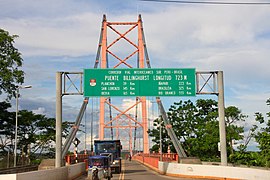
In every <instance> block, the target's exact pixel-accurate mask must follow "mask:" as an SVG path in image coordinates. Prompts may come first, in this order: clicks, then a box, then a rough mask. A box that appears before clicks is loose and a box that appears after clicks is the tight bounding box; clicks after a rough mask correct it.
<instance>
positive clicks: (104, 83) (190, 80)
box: [84, 68, 196, 97]
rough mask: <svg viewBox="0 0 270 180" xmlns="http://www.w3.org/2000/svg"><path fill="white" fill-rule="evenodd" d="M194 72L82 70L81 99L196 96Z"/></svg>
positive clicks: (172, 70)
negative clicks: (82, 93)
mask: <svg viewBox="0 0 270 180" xmlns="http://www.w3.org/2000/svg"><path fill="white" fill-rule="evenodd" d="M195 79H196V76H195V69H152V68H151V69H85V70H84V96H85V97H91V96H195V95H196V88H195V87H196V80H195Z"/></svg>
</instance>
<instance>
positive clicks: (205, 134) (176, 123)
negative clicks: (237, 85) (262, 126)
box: [149, 99, 245, 160]
mask: <svg viewBox="0 0 270 180" xmlns="http://www.w3.org/2000/svg"><path fill="white" fill-rule="evenodd" d="M167 115H168V119H169V121H170V123H171V124H172V127H173V129H174V131H175V134H176V136H177V138H178V139H179V140H180V141H181V142H182V144H183V147H184V149H185V151H186V153H187V154H188V156H196V157H199V158H201V159H202V160H217V159H218V158H220V153H219V151H218V142H219V123H218V107H217V102H216V101H214V100H211V99H208V100H205V99H199V100H197V101H196V103H195V104H194V103H193V102H192V101H190V100H188V101H180V102H178V103H174V105H172V106H171V107H170V108H169V112H167ZM225 116H226V120H227V123H226V125H227V126H226V129H227V131H229V133H227V143H228V144H230V143H229V142H231V141H232V140H239V139H241V138H242V136H241V135H239V134H241V133H242V132H243V127H240V126H237V125H236V124H234V123H235V122H237V121H240V120H244V118H245V116H244V115H243V114H242V113H241V111H240V110H239V109H238V108H237V107H233V106H230V107H228V108H226V109H225ZM160 122H162V119H161V118H158V119H156V120H154V127H156V128H154V129H152V130H151V131H149V135H150V136H152V137H153V142H154V143H155V144H154V146H153V147H152V150H153V151H158V149H159V143H160V142H159V141H160V140H159V132H160V131H159V124H160ZM161 126H162V131H161V132H162V144H163V152H167V148H168V145H170V147H171V150H172V151H174V152H175V150H174V148H173V146H171V145H172V143H171V141H170V139H169V137H168V135H167V132H166V129H165V128H164V124H163V123H161Z"/></svg>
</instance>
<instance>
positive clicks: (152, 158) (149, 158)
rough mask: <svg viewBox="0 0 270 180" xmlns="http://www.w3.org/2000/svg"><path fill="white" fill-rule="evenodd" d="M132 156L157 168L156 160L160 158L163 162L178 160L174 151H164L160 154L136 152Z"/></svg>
mask: <svg viewBox="0 0 270 180" xmlns="http://www.w3.org/2000/svg"><path fill="white" fill-rule="evenodd" d="M132 158H133V159H135V160H137V161H139V162H141V163H143V164H145V165H148V166H150V167H151V168H154V169H158V162H159V161H161V160H162V161H163V162H173V161H176V162H177V161H178V155H177V154H175V153H166V154H162V155H160V154H159V153H151V154H145V153H137V154H135V155H134V156H133V157H132Z"/></svg>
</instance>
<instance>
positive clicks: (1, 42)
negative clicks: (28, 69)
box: [0, 29, 24, 99]
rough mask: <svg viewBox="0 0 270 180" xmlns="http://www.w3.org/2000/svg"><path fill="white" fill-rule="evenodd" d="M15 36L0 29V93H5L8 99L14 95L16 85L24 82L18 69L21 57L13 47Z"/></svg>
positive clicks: (21, 60)
mask: <svg viewBox="0 0 270 180" xmlns="http://www.w3.org/2000/svg"><path fill="white" fill-rule="evenodd" d="M17 37H18V36H17V35H10V34H9V33H8V32H7V31H5V30H3V29H0V94H2V93H3V92H4V93H7V97H8V98H9V99H10V98H11V97H12V96H15V92H16V88H17V85H18V84H22V83H23V82H24V72H23V71H22V70H20V69H19V67H21V66H22V63H23V59H22V57H21V53H20V52H19V51H18V49H16V48H15V47H14V42H15V38H17Z"/></svg>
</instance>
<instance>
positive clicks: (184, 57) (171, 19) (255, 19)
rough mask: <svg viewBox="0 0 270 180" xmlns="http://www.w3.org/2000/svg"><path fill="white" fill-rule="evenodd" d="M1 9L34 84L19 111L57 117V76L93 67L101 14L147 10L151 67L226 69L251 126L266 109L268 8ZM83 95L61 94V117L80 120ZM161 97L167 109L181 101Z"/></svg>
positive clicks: (58, 5)
mask: <svg viewBox="0 0 270 180" xmlns="http://www.w3.org/2000/svg"><path fill="white" fill-rule="evenodd" d="M0 9H1V10H0V27H1V28H3V29H5V30H7V31H9V32H10V33H11V34H17V35H19V36H20V37H19V38H18V39H16V47H17V48H18V49H19V50H20V52H21V53H22V55H23V58H24V65H23V70H25V72H26V79H25V85H28V84H31V85H32V86H33V88H32V89H31V90H30V89H27V90H22V92H21V94H22V97H21V99H20V108H21V109H28V110H33V111H35V112H39V113H44V114H47V115H48V116H53V117H54V116H55V74H56V72H57V71H83V69H84V68H92V67H93V66H94V58H95V56H96V51H97V45H98V40H99V34H100V27H101V21H102V16H103V14H106V16H107V19H108V21H137V17H138V14H142V18H143V23H144V24H143V26H144V33H145V36H146V43H147V48H148V53H149V55H150V59H151V66H152V67H153V68H169V67H179V68H196V70H197V71H211V70H221V71H224V81H225V105H226V106H231V105H233V106H237V107H239V108H240V109H241V110H242V112H243V113H244V114H247V115H249V118H248V120H247V122H246V123H245V124H244V125H245V127H246V129H248V127H249V126H250V124H251V123H252V122H253V119H254V113H255V112H257V111H260V112H263V113H265V112H269V107H267V106H266V103H265V101H266V99H267V98H269V97H270V79H269V77H270V71H269V67H270V61H269V57H270V51H269V49H270V35H269V34H270V21H269V18H270V14H269V6H227V5H225V6H215V5H187V4H171V3H151V2H141V1H135V0H122V1H121V0H113V1H105V0H99V1H97V0H96V1H95V0H57V1H54V0H46V1H36V0H27V1H25V0H9V1H3V0H2V1H0ZM208 97H209V98H214V99H216V97H213V96H208ZM198 98H202V96H197V97H196V98H193V100H196V99H198ZM82 99H83V97H81V96H76V97H64V120H73V119H75V117H76V116H77V112H78V110H79V108H80V105H81V102H82ZM163 99H164V103H165V104H166V106H167V107H169V105H170V104H172V103H173V102H174V101H175V99H179V100H180V98H163ZM184 99H186V98H184ZM150 101H151V100H150ZM127 102H130V101H129V100H128V99H126V101H124V100H119V104H122V105H123V104H125V103H127ZM96 126H97V125H96Z"/></svg>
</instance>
